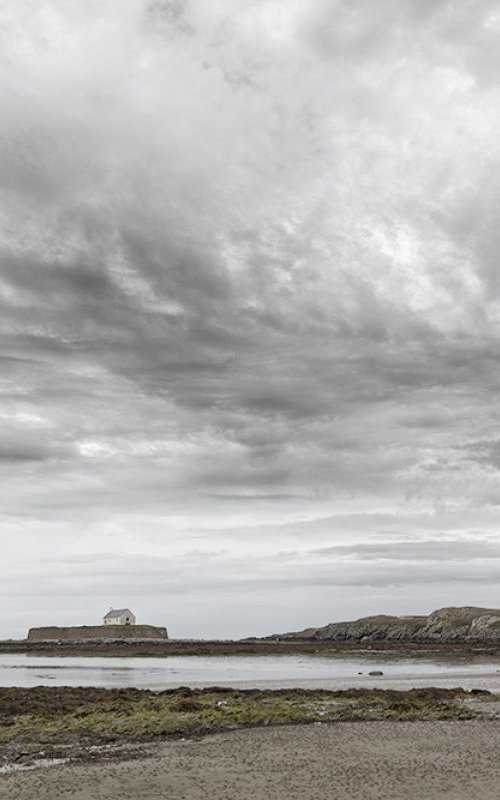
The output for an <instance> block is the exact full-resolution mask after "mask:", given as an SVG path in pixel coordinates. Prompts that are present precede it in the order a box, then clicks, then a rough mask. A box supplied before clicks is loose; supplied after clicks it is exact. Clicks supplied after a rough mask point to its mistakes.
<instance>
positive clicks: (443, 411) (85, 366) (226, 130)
mask: <svg viewBox="0 0 500 800" xmlns="http://www.w3.org/2000/svg"><path fill="white" fill-rule="evenodd" d="M499 70H500V8H499V5H498V1H497V0H495V1H493V0H377V2H373V0H241V1H240V2H237V3H235V2H234V0H187V1H186V2H184V1H183V0H149V2H148V0H105V2H103V0H86V1H85V2H81V0H48V1H47V0H21V1H20V0H4V2H2V4H1V8H0V104H1V114H0V118H1V123H0V191H1V202H0V248H1V250H0V259H1V260H0V361H1V363H0V387H1V388H0V392H1V399H0V495H1V509H0V539H1V559H0V600H1V619H0V636H4V637H7V636H12V637H14V636H16V637H21V636H24V635H25V633H26V630H27V628H28V627H29V626H30V625H37V624H38V625H43V624H61V625H64V624H94V623H96V622H99V620H100V618H101V616H102V614H103V613H104V612H106V611H107V610H108V608H109V607H110V606H111V605H115V606H130V608H131V609H132V610H133V611H134V612H135V613H136V615H137V617H138V621H139V622H148V623H156V624H165V625H167V627H168V628H169V631H170V633H171V635H172V636H175V637H191V636H200V637H207V638H208V637H216V636H217V637H218V636H221V637H231V636H233V637H236V636H244V635H252V634H254V635H259V634H268V633H272V632H275V631H284V630H297V629H299V628H302V627H305V626H306V625H315V624H317V625H320V624H324V623H327V622H330V621H335V620H340V619H349V618H353V617H357V616H362V615H366V614H369V613H377V612H395V613H412V612H415V613H426V612H429V611H431V610H432V609H433V608H437V607H441V606H445V605H491V606H495V607H498V606H500V594H499V586H500V583H499V576H500V537H499V522H500V483H499V469H500V428H499V423H500V404H499V398H500V268H499V266H500V265H499V253H500V169H499V155H500V88H499V82H498V75H499Z"/></svg>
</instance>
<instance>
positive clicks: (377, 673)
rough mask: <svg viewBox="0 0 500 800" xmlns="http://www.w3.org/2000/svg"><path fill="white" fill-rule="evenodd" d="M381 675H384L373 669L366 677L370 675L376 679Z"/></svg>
mask: <svg viewBox="0 0 500 800" xmlns="http://www.w3.org/2000/svg"><path fill="white" fill-rule="evenodd" d="M383 674H384V673H383V672H381V671H380V670H378V669H374V670H373V671H372V672H369V673H368V675H372V676H373V677H376V676H378V675H383Z"/></svg>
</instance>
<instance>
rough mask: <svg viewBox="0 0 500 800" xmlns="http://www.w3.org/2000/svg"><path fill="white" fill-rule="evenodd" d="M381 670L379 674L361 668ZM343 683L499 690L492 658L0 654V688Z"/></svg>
mask: <svg viewBox="0 0 500 800" xmlns="http://www.w3.org/2000/svg"><path fill="white" fill-rule="evenodd" d="M372 671H381V672H383V675H381V676H370V675H369V672H372ZM215 685H217V686H231V687H238V688H251V687H256V688H261V689H263V688H272V689H276V688H290V687H298V688H299V687H302V688H321V689H347V688H354V687H365V688H367V687H373V686H374V687H379V688H386V689H410V688H412V687H421V686H438V687H450V688H451V687H456V686H461V687H463V688H464V689H472V688H481V689H489V690H490V691H492V692H500V658H499V659H496V660H495V659H492V658H491V657H490V658H489V659H482V658H480V657H477V656H464V657H428V658H422V657H417V658H408V657H401V658H398V657H395V656H387V655H382V654H380V655H377V654H369V655H366V656H365V655H363V654H360V655H357V656H356V657H350V658H346V657H341V656H332V657H325V656H290V655H283V656H276V655H271V656H270V655H266V656H169V657H168V658H150V657H148V658H137V657H135V658H131V657H129V658H125V657H120V658H114V657H109V658H103V657H83V656H67V657H62V656H43V655H41V656H36V655H31V654H30V655H27V654H19V655H16V654H8V655H2V654H0V686H20V687H30V686H99V687H104V688H117V687H135V688H140V689H153V690H161V689H173V688H176V687H178V686H191V687H203V686H215Z"/></svg>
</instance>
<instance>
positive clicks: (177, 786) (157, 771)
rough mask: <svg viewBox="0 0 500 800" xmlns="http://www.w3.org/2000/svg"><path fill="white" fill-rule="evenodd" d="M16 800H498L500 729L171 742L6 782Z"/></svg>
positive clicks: (241, 735)
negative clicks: (128, 757) (143, 753)
mask: <svg viewBox="0 0 500 800" xmlns="http://www.w3.org/2000/svg"><path fill="white" fill-rule="evenodd" d="M0 798H6V799H7V798H8V799H9V800H65V798H72V799H74V800H170V798H172V800H173V799H174V798H175V800H202V798H203V799H204V800H205V798H210V799H211V800H235V798H238V800H261V799H262V800H274V799H275V800H292V799H294V798H297V800H299V798H300V800H327V798H328V800H337V798H338V799H339V800H341V799H342V800H349V798H355V800H365V798H366V800H368V798H370V800H373V798H380V800H382V798H383V799H384V800H413V799H415V800H417V798H418V800H424V799H425V800H434V799H436V800H437V798H439V800H442V799H443V798H450V799H451V798H453V800H466V799H467V800H479V798H480V799H481V800H490V799H491V800H498V798H500V722H499V721H476V720H474V721H457V722H367V723H365V722H354V723H349V722H345V723H340V724H315V725H300V726H299V725H298V726H291V727H283V728H265V729H263V728H258V729H247V730H240V731H234V732H229V733H224V734H217V735H213V736H207V737H205V738H203V739H201V740H184V741H170V742H166V743H163V744H161V745H159V746H156V747H155V748H154V749H153V750H152V753H151V755H150V756H148V757H146V758H141V759H140V760H132V761H122V762H111V763H96V764H75V765H65V766H57V767H50V768H47V769H38V770H35V771H33V772H25V773H20V774H12V775H7V776H4V777H2V778H0Z"/></svg>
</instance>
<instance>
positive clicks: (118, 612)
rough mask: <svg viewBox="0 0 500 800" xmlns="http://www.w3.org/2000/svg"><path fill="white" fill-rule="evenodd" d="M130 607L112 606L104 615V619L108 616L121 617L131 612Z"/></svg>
mask: <svg viewBox="0 0 500 800" xmlns="http://www.w3.org/2000/svg"><path fill="white" fill-rule="evenodd" d="M131 613H132V612H131V610H130V608H112V609H111V610H110V611H108V613H107V614H105V615H104V617H103V619H108V617H121V615H122V614H131Z"/></svg>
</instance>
